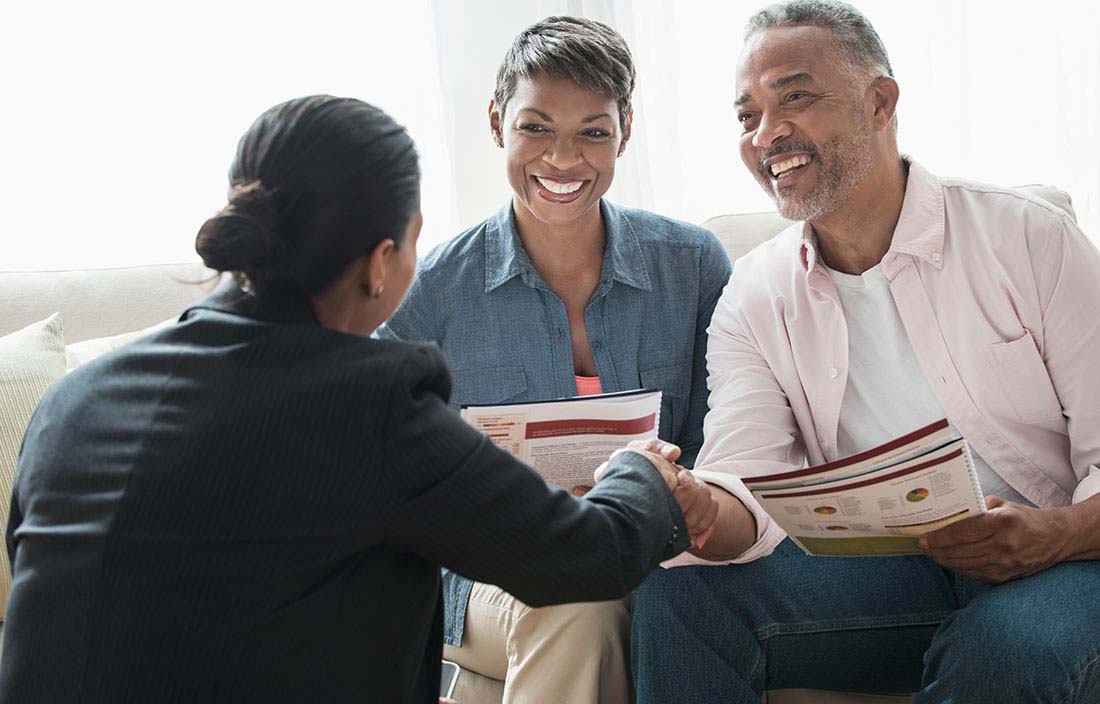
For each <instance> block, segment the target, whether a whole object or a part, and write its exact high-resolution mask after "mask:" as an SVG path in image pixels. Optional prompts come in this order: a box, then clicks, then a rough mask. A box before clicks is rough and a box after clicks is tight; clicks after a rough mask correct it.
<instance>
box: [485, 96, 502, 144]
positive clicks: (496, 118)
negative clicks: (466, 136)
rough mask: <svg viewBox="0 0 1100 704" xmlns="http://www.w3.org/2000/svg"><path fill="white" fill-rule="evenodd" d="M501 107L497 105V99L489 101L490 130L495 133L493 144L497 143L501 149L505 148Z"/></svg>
mask: <svg viewBox="0 0 1100 704" xmlns="http://www.w3.org/2000/svg"><path fill="white" fill-rule="evenodd" d="M503 117H504V116H503V115H501V111H500V109H499V108H498V107H497V102H496V101H495V100H490V101H489V131H490V132H491V133H492V135H493V144H495V145H497V146H498V147H500V148H501V149H503V148H504V130H503V129H502V128H501V120H502V119H503Z"/></svg>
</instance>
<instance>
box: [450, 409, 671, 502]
mask: <svg viewBox="0 0 1100 704" xmlns="http://www.w3.org/2000/svg"><path fill="white" fill-rule="evenodd" d="M660 415H661V392H660V391H656V390H653V389H641V390H638V391H624V392H621V393H611V394H599V395H595V396H574V397H571V398H563V399H555V400H552V401H535V402H522V403H505V404H496V405H477V404H470V405H465V406H462V418H463V419H464V420H465V421H466V422H467V423H469V424H470V425H472V426H473V427H474V428H476V429H478V430H480V431H481V432H483V433H485V434H486V435H488V436H489V439H490V440H492V441H493V442H494V443H496V444H497V445H499V446H500V447H502V448H504V449H506V450H508V451H509V452H511V453H512V454H513V455H515V456H516V457H518V458H519V459H521V460H523V461H524V462H526V463H527V464H529V465H531V466H532V467H534V468H535V471H537V472H538V473H539V474H540V475H542V477H543V478H544V479H545V480H546V481H548V482H550V483H551V484H555V485H557V486H559V487H562V488H563V489H567V490H569V491H570V492H571V493H573V494H574V495H577V496H580V495H582V494H584V493H585V492H586V491H588V490H589V489H591V488H592V483H593V481H594V480H593V478H592V474H593V472H595V471H596V468H597V467H599V466H600V465H601V464H603V463H604V462H606V461H607V458H608V456H610V455H611V453H612V452H613V451H615V450H618V449H619V448H621V447H625V446H626V444H627V443H628V442H631V441H632V440H648V439H650V438H655V437H657V428H658V427H659V425H660Z"/></svg>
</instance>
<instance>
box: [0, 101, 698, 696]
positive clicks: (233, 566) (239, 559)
mask: <svg viewBox="0 0 1100 704" xmlns="http://www.w3.org/2000/svg"><path fill="white" fill-rule="evenodd" d="M230 181H231V195H230V198H229V204H228V205H227V206H226V208H225V209H224V210H223V211H222V212H221V213H220V214H218V215H217V216H215V217H213V218H211V219H210V220H208V221H207V222H206V223H205V224H204V225H203V227H202V229H201V230H200V232H199V235H198V238H197V242H196V247H197V249H198V252H199V254H200V255H201V256H202V258H203V260H204V262H206V264H207V265H208V266H209V267H211V268H213V269H216V270H219V271H227V272H232V274H233V275H232V277H230V280H229V281H228V282H227V283H225V284H223V285H222V286H221V287H220V288H219V289H218V290H217V291H216V292H215V293H214V294H213V295H211V296H210V297H209V298H207V299H206V300H205V301H203V302H202V303H200V304H198V305H196V306H195V307H193V308H191V309H190V310H188V311H186V312H185V313H184V314H183V316H182V317H181V318H180V322H179V324H177V325H175V326H173V327H171V328H168V329H166V330H164V331H162V332H160V333H157V334H155V335H153V336H152V337H149V338H146V339H144V340H142V341H140V342H138V343H135V344H133V345H131V346H129V347H127V348H125V349H123V350H121V351H119V352H116V353H114V354H112V355H109V356H106V357H103V358H101V359H99V360H97V361H96V362H93V363H92V364H89V365H87V366H86V367H83V368H81V369H79V370H77V371H75V372H73V373H72V374H70V375H69V376H68V377H66V378H65V379H64V380H62V381H61V382H59V383H58V384H57V385H56V386H55V387H53V389H51V391H50V392H49V393H48V394H47V396H46V398H45V399H43V401H42V403H41V405H40V406H39V408H38V410H37V412H36V414H35V417H34V419H33V420H32V422H31V424H30V427H29V428H28V430H27V434H26V439H25V441H24V447H23V451H22V454H21V457H20V461H19V468H18V478H17V481H16V487H15V490H14V492H13V496H12V509H11V519H10V522H9V524H8V527H7V544H8V550H9V555H10V557H11V563H12V566H13V588H12V594H11V600H10V605H9V608H8V612H7V618H6V621H5V624H4V644H3V660H2V663H0V700H2V701H5V702H36V703H43V702H81V703H88V702H182V701H187V702H265V703H270V702H284V701H285V702H290V701H310V702H314V701H316V702H368V701H372V702H373V701H378V702H391V701H415V702H435V700H436V699H437V691H438V687H439V670H440V653H441V618H442V608H441V599H440V586H439V566H440V565H445V566H447V567H449V568H450V569H453V570H455V571H457V572H459V573H462V574H464V575H467V576H469V577H471V578H474V579H476V580H479V581H482V582H490V583H495V584H499V585H500V586H502V587H504V588H505V589H506V590H507V591H508V592H510V593H512V594H515V595H517V596H518V597H520V598H521V599H523V600H524V601H526V602H528V603H530V604H533V605H545V604H551V603H558V602H565V601H574V600H597V599H613V598H617V597H621V596H623V595H624V594H626V593H627V592H628V591H629V590H630V589H632V588H633V587H634V586H635V585H637V584H638V583H639V582H640V581H641V580H642V578H643V577H644V576H645V574H646V573H647V572H648V571H649V570H650V569H651V568H652V567H653V566H654V565H656V564H657V563H658V562H659V561H661V560H663V559H666V558H669V557H671V556H673V555H674V554H676V553H678V552H680V551H681V550H683V549H684V548H685V547H686V546H687V545H688V543H689V534H690V535H698V534H699V533H701V532H702V531H703V530H704V529H705V528H706V527H707V526H708V525H709V523H710V522H712V521H713V514H714V510H715V508H714V506H715V505H714V504H713V503H711V502H710V499H709V494H708V493H707V492H706V489H705V488H704V487H700V486H699V485H697V484H695V483H694V481H692V480H690V479H687V478H686V475H685V474H683V473H678V472H677V470H676V468H675V466H674V465H672V464H671V463H670V462H669V461H668V460H666V459H664V458H662V457H661V456H659V455H657V454H653V453H651V452H646V451H645V450H639V451H635V452H626V453H622V454H619V455H617V456H616V457H615V458H613V459H612V461H611V462H610V464H609V466H608V470H607V472H606V475H605V476H604V478H603V479H602V480H601V481H600V482H599V483H598V484H597V486H596V488H595V489H593V490H592V491H591V492H590V493H589V494H588V495H587V496H586V497H585V498H584V499H582V500H578V499H575V498H573V497H571V496H569V495H568V494H567V493H565V492H563V491H560V490H557V489H554V488H551V487H549V486H547V485H546V484H545V483H544V482H543V481H542V480H541V479H540V478H539V477H538V475H536V474H535V473H534V472H533V471H531V470H530V469H529V468H527V467H525V466H524V465H522V464H521V463H519V462H518V461H517V460H515V459H513V458H512V457H511V456H510V455H509V454H507V453H506V452H503V451H501V450H499V449H497V448H496V447H495V446H494V445H493V444H492V443H490V442H489V441H488V439H487V438H486V437H484V436H483V435H481V434H479V433H477V432H475V431H474V430H472V429H470V428H469V427H467V426H466V425H465V424H464V423H463V422H462V421H461V420H460V419H459V418H458V417H457V416H456V415H455V414H454V413H453V412H452V411H450V410H449V409H448V407H447V399H448V396H449V393H450V378H449V375H448V373H447V369H446V367H445V365H444V362H443V359H442V357H441V355H440V353H439V351H438V349H436V348H435V347H429V346H422V345H416V344H409V343H400V342H389V341H381V340H372V339H370V338H369V337H367V336H368V335H369V334H370V333H371V332H372V331H373V330H374V329H375V328H376V327H377V326H378V325H379V324H381V323H382V322H383V321H384V320H385V319H386V317H387V316H389V315H390V313H392V312H393V310H394V309H395V308H396V307H397V305H398V304H399V303H400V301H401V298H402V296H403V295H404V293H405V291H406V289H407V288H408V285H409V282H410V280H411V278H412V274H413V270H414V268H415V265H416V238H417V235H418V233H419V230H420V224H421V216H420V212H419V171H418V166H417V156H416V152H415V149H414V147H413V144H412V141H411V140H410V138H409V137H408V135H407V134H406V133H405V131H404V129H403V128H401V127H400V126H398V125H397V124H396V123H394V122H393V121H392V120H391V119H390V118H389V117H388V116H386V115H385V114H384V113H383V112H381V111H380V110H378V109H376V108H373V107H371V106H369V105H367V104H365V103H362V102H360V101H357V100H350V99H338V98H332V97H328V96H314V97H309V98H302V99H298V100H292V101H290V102H287V103H283V104H282V105H278V106H276V107H274V108H272V109H270V110H268V111H267V112H266V113H264V114H263V115H262V116H261V117H260V118H259V119H258V120H257V121H256V122H255V123H254V124H253V125H252V127H251V128H250V129H249V130H248V132H247V133H246V134H245V135H244V137H243V138H242V139H241V142H240V145H239V147H238V151H237V156H236V160H235V161H234V164H233V166H232V168H231V170H230ZM673 452H674V450H673ZM655 467H656V468H657V470H658V471H655ZM670 487H672V488H675V489H676V493H675V494H674V493H673V492H671V491H670V490H669V488H670ZM681 507H686V508H687V513H686V518H687V520H686V522H685V515H684V513H683V512H682V510H681Z"/></svg>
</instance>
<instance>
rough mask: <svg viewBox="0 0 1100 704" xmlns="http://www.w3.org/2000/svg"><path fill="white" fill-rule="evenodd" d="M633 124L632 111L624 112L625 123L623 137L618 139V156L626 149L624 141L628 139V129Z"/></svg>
mask: <svg viewBox="0 0 1100 704" xmlns="http://www.w3.org/2000/svg"><path fill="white" fill-rule="evenodd" d="M633 125H634V111H633V110H631V111H630V112H628V113H627V114H626V124H624V125H623V138H622V139H621V140H619V156H622V155H623V152H625V151H626V143H627V142H629V141H630V129H631V127H633Z"/></svg>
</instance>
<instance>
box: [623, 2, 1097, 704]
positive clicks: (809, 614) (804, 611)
mask: <svg viewBox="0 0 1100 704" xmlns="http://www.w3.org/2000/svg"><path fill="white" fill-rule="evenodd" d="M898 95H899V89H898V84H897V82H896V81H895V80H894V78H893V77H892V71H891V69H890V64H889V59H888V57H887V54H886V50H885V48H884V47H883V45H882V42H881V40H880V39H879V37H878V35H877V33H876V32H875V31H874V29H873V28H872V27H871V25H870V23H868V22H867V20H866V18H864V17H863V16H862V15H861V14H860V13H859V12H858V11H856V10H855V9H854V8H852V7H851V6H849V5H845V4H842V3H835V2H820V1H814V0H795V1H794V2H787V3H783V4H781V5H773V6H770V7H768V8H766V9H765V10H763V11H761V12H759V13H757V14H756V15H755V16H754V17H753V18H752V19H751V20H750V22H749V25H748V28H747V34H746V44H745V48H744V51H743V53H742V55H741V58H740V61H739V64H738V69H737V82H736V110H737V119H738V121H739V123H740V124H741V126H742V130H743V134H742V137H741V156H742V159H743V161H744V162H745V165H746V166H747V167H748V168H749V170H750V171H751V172H752V173H753V175H754V176H755V177H756V178H757V180H758V181H759V182H760V184H761V185H762V186H763V188H764V189H765V190H766V191H767V192H768V193H769V194H770V195H771V196H772V197H773V198H774V199H775V202H776V205H777V207H778V209H779V211H780V213H782V214H783V215H784V216H785V217H787V218H789V219H792V220H798V221H802V222H800V223H799V224H797V225H795V226H792V227H791V228H789V229H788V230H786V231H785V232H783V233H781V234H780V235H778V236H777V237H776V238H774V239H773V240H771V241H770V242H768V243H766V244H764V245H762V246H761V247H758V248H757V249H755V250H754V251H753V252H752V253H750V254H748V255H746V256H745V257H743V258H741V259H740V260H739V261H737V262H736V264H735V266H734V271H733V277H732V279H731V281H730V284H729V285H728V286H727V288H726V290H725V292H724V293H723V295H722V298H721V300H720V301H719V303H718V306H717V308H716V310H715V313H714V316H713V319H712V322H711V326H710V328H709V333H710V339H709V343H708V345H709V346H708V354H707V361H708V371H709V375H710V377H709V383H708V386H709V387H710V392H711V395H710V408H711V410H710V412H709V414H708V415H707V417H706V421H705V424H704V432H705V441H704V444H703V447H702V450H701V451H700V453H699V457H698V460H697V462H696V465H695V467H696V470H695V475H696V476H697V477H699V478H702V479H705V480H706V481H707V482H709V483H710V484H711V485H712V486H714V487H718V488H720V489H722V490H724V491H720V490H716V491H715V492H714V493H715V495H716V496H717V497H718V501H719V505H720V512H719V517H718V521H717V523H716V527H715V530H714V533H713V535H712V536H711V537H710V539H709V540H708V541H707V542H706V544H705V545H704V546H703V547H702V548H698V549H693V550H692V551H691V554H690V555H688V556H687V557H681V558H678V559H677V561H676V562H677V565H678V567H677V568H676V569H668V570H658V571H657V572H655V573H654V574H652V575H651V576H650V578H649V579H648V580H647V581H646V583H645V584H644V585H643V586H642V588H641V589H639V590H638V592H636V594H635V600H634V636H633V639H632V640H633V646H632V647H633V664H634V668H633V669H634V677H635V684H636V688H637V694H638V701H639V702H658V701H668V702H672V701H699V702H704V701H707V702H709V701H731V700H732V701H736V702H750V701H755V702H758V701H760V698H761V695H762V692H763V691H764V690H765V689H779V688H786V687H813V688H820V689H836V690H846V691H877V692H903V693H910V692H916V694H914V695H913V701H914V702H919V703H925V702H998V703H1003V702H1016V701H1029V702H1031V701H1035V702H1046V701H1050V702H1063V701H1074V702H1086V701H1087V702H1100V609H1096V608H1093V607H1092V606H1091V605H1092V604H1093V603H1094V602H1095V600H1096V598H1097V594H1100V562H1098V561H1097V559H1098V558H1100V497H1097V496H1096V494H1097V493H1100V255H1098V253H1097V250H1096V248H1095V247H1094V246H1093V245H1092V244H1091V243H1090V242H1089V240H1088V239H1087V238H1086V237H1085V236H1084V235H1083V234H1082V232H1081V231H1080V229H1079V228H1078V227H1077V226H1076V224H1075V223H1074V221H1073V220H1072V219H1071V218H1070V217H1069V216H1068V215H1067V214H1066V213H1065V212H1063V211H1062V210H1060V209H1058V208H1056V207H1054V206H1052V205H1050V204H1048V203H1046V202H1044V201H1042V200H1039V199H1038V198H1035V197H1033V196H1031V195H1029V194H1027V193H1024V192H1021V191H1017V190H1013V189H1010V188H1002V187H998V186H992V185H987V184H982V183H977V182H973V181H967V180H962V179H948V178H940V177H937V176H935V175H933V174H931V173H929V172H928V171H926V170H925V169H923V168H922V167H921V166H920V165H919V164H917V163H916V162H914V161H913V160H912V159H910V158H909V157H907V156H902V155H901V154H900V153H899V151H898V147H897V141H896V124H897V123H896V116H895V108H896V107H897V102H898ZM945 116H946V117H947V118H951V117H952V115H951V113H950V111H949V106H945ZM948 122H950V119H948V120H947V122H945V124H947V123H948ZM943 417H946V418H947V419H948V420H949V421H950V422H951V424H952V425H953V426H954V427H955V429H956V430H958V431H959V432H960V433H961V434H962V435H963V436H964V437H965V438H966V439H967V440H968V441H969V443H970V445H971V448H972V451H973V454H974V459H975V466H976V469H977V471H978V476H979V479H980V482H981V484H982V488H983V490H984V493H985V494H986V496H987V497H988V498H987V507H988V512H987V513H986V514H984V515H982V516H980V517H976V518H972V519H968V520H965V521H962V522H959V523H956V524H954V525H952V526H949V527H947V528H944V529H942V530H940V531H938V532H936V533H932V534H929V535H928V536H927V537H926V538H925V539H923V540H922V542H921V549H922V550H923V552H924V553H925V554H924V556H908V557H883V558H871V559H862V558H833V559H825V558H813V557H806V556H804V555H803V554H802V552H801V551H800V550H798V549H797V548H795V547H794V546H793V545H792V544H791V542H790V541H785V540H784V538H785V535H784V533H783V532H782V531H781V530H780V529H779V528H778V527H777V526H776V524H775V523H774V522H773V521H772V520H771V519H770V518H769V517H768V515H767V514H766V513H764V512H763V510H761V509H760V507H759V506H758V505H757V504H756V503H755V502H754V501H753V499H752V497H751V495H750V494H749V493H748V491H746V489H745V487H744V486H743V484H742V483H741V481H740V477H746V476H754V475H763V474H773V473H777V472H782V471H787V470H792V469H797V468H799V467H801V466H802V465H803V464H804V463H807V462H808V463H810V464H819V463H824V462H828V461H832V460H836V459H838V458H840V457H844V456H847V455H850V454H854V453H856V452H860V451H862V450H866V449H868V448H870V447H873V446H875V445H878V444H880V443H882V442H885V441H887V440H889V439H891V438H893V437H896V436H898V435H901V434H904V433H906V432H908V431H911V430H914V429H916V428H919V427H921V426H923V425H925V424H927V423H929V422H931V421H934V420H936V419H938V418H943Z"/></svg>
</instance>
